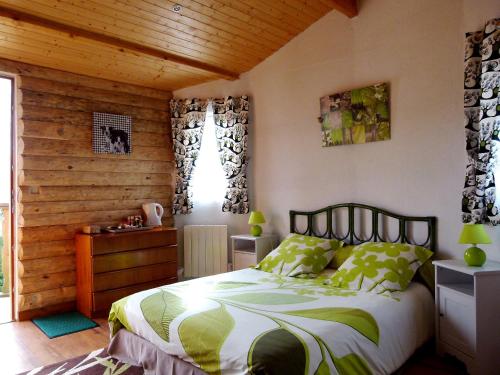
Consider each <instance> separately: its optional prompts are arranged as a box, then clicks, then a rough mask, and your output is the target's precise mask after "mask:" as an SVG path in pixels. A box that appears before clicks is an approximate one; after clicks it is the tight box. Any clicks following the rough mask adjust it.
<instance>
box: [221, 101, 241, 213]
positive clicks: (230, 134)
mask: <svg viewBox="0 0 500 375" xmlns="http://www.w3.org/2000/svg"><path fill="white" fill-rule="evenodd" d="M213 110H214V122H215V136H216V138H217V149H218V151H219V157H220V161H221V164H222V169H223V170H224V174H225V175H226V180H227V189H226V194H225V196H224V203H223V204H222V211H223V212H232V213H234V214H246V213H248V211H249V203H248V185H247V164H248V158H247V150H248V110H249V101H248V96H241V97H231V96H229V97H226V98H224V99H214V101H213Z"/></svg>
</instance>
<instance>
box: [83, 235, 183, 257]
mask: <svg viewBox="0 0 500 375" xmlns="http://www.w3.org/2000/svg"><path fill="white" fill-rule="evenodd" d="M176 244H177V232H176V231H175V230H168V231H144V232H129V233H120V234H115V235H109V234H107V235H96V236H94V238H93V241H92V255H99V254H110V253H117V252H121V251H128V250H138V249H147V248H150V247H163V246H170V245H176Z"/></svg>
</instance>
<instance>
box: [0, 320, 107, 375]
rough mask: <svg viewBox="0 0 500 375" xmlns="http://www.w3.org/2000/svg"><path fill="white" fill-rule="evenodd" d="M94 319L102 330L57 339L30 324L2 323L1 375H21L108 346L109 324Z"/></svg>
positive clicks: (0, 342)
mask: <svg viewBox="0 0 500 375" xmlns="http://www.w3.org/2000/svg"><path fill="white" fill-rule="evenodd" d="M94 320H95V321H96V322H97V323H99V327H97V328H93V329H88V330H86V331H82V332H77V333H73V334H71V335H66V336H61V337H57V338H55V339H49V338H47V336H45V335H44V334H43V333H42V331H40V330H39V329H38V328H37V327H36V326H35V325H34V324H33V323H32V322H31V321H26V322H15V323H6V324H0V374H2V375H10V374H18V373H19V372H23V371H29V370H31V369H33V368H36V367H39V366H44V365H48V364H51V363H55V362H59V361H62V360H65V359H69V358H73V357H77V356H79V355H82V354H86V353H89V352H91V351H93V350H95V349H98V348H103V347H105V346H107V345H108V341H109V328H108V322H107V321H106V319H94Z"/></svg>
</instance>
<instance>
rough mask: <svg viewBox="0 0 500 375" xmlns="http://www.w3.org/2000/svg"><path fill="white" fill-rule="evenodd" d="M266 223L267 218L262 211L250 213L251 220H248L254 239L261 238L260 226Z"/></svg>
mask: <svg viewBox="0 0 500 375" xmlns="http://www.w3.org/2000/svg"><path fill="white" fill-rule="evenodd" d="M265 222H266V218H265V217H264V214H263V213H262V212H260V211H252V212H251V213H250V218H249V219H248V224H250V225H251V227H250V234H251V235H252V236H254V237H259V236H260V235H261V234H262V228H261V227H260V225H259V224H264V223H265Z"/></svg>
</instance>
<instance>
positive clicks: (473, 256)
mask: <svg viewBox="0 0 500 375" xmlns="http://www.w3.org/2000/svg"><path fill="white" fill-rule="evenodd" d="M458 243H468V244H472V246H471V247H469V248H468V249H467V250H465V253H464V260H465V263H467V264H468V265H469V266H478V267H480V266H482V265H483V264H484V262H486V253H485V252H484V251H483V250H481V249H480V248H479V247H477V246H476V245H477V244H486V243H491V239H490V236H488V233H486V230H485V229H484V225H483V224H464V228H463V229H462V234H460V238H459V240H458Z"/></svg>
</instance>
